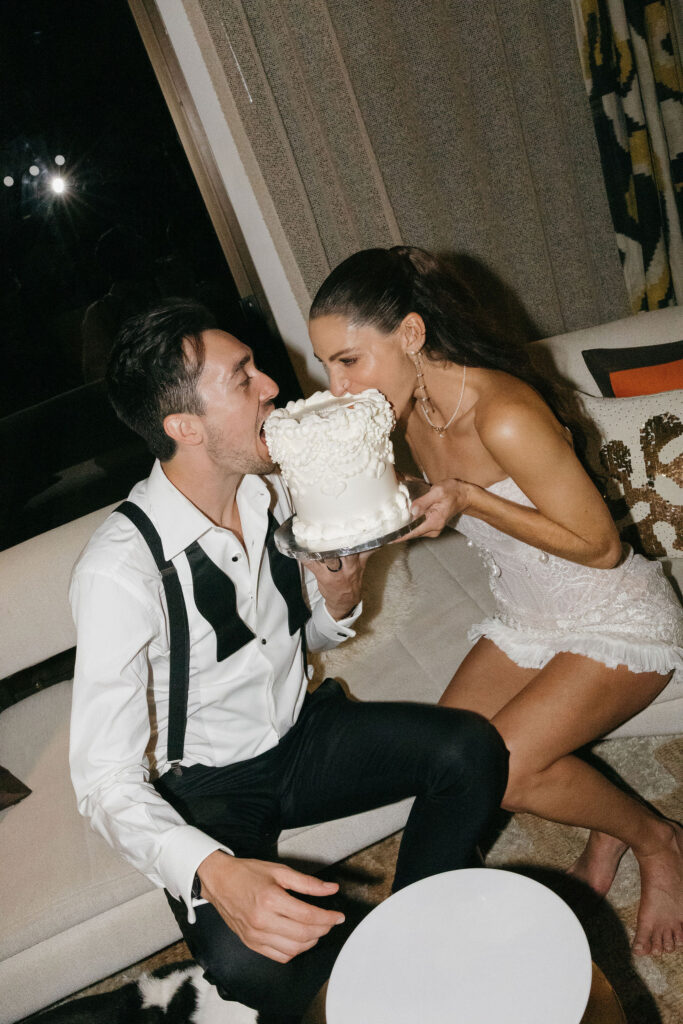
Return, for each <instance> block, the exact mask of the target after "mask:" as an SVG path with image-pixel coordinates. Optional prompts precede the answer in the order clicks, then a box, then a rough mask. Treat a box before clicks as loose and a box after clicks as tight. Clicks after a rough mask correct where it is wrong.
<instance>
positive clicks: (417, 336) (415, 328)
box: [398, 313, 427, 355]
mask: <svg viewBox="0 0 683 1024" xmlns="http://www.w3.org/2000/svg"><path fill="white" fill-rule="evenodd" d="M398 329H399V336H400V338H401V348H402V349H403V351H404V352H405V353H406V355H415V354H416V353H417V352H419V351H420V349H421V348H422V346H423V345H424V343H425V336H426V334H427V329H426V328H425V322H424V320H423V319H422V317H421V316H420V314H419V313H408V315H407V316H404V318H403V320H402V321H401V323H400V325H399V328H398Z"/></svg>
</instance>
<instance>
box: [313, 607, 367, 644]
mask: <svg viewBox="0 0 683 1024" xmlns="http://www.w3.org/2000/svg"><path fill="white" fill-rule="evenodd" d="M362 611H363V602H362V601H359V602H358V604H357V605H356V607H355V608H352V609H351V611H350V612H349V614H348V615H346V616H345V617H344V618H343V619H333V618H332V616H331V615H330V613H329V612H328V610H327V605H326V604H325V602H324V601H323V602H322V609H321V612H322V616H323V617H322V619H321V621H320V622H316V626H317V627H318V629H319V630H320V632H321V633H322V634H323V635H324V636H326V637H329V639H330V640H347V639H348V638H349V637H352V636H355V635H356V633H355V630H353V629H351V627H352V626H353V624H354V622H355V621H356V619H358V618H359V617H360V614H361V612H362Z"/></svg>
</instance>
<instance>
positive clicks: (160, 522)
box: [147, 460, 270, 561]
mask: <svg viewBox="0 0 683 1024" xmlns="http://www.w3.org/2000/svg"><path fill="white" fill-rule="evenodd" d="M237 494H238V496H239V504H240V508H244V507H245V506H247V507H249V508H251V509H252V510H253V511H254V512H255V513H256V514H258V515H261V516H267V509H268V506H269V504H270V492H269V490H268V487H267V485H266V483H265V481H263V480H262V479H261V477H259V476H255V475H253V474H249V475H247V476H244V477H243V478H242V482H241V483H240V485H239V487H238V488H237ZM147 500H148V502H149V512H150V514H151V517H152V519H153V520H154V522H155V524H156V527H157V530H158V531H159V536H160V537H161V543H162V545H163V549H164V556H165V557H166V558H167V559H168V560H169V561H170V560H171V559H172V558H175V556H176V555H178V554H180V552H181V551H184V550H185V548H186V547H188V546H189V545H190V544H192V542H193V541H195V540H199V538H200V537H202V536H203V535H204V534H205V533H208V532H209V530H212V529H218V528H217V527H216V526H215V524H214V523H212V522H211V520H210V519H209V518H208V517H207V516H205V515H204V513H203V512H201V511H200V510H199V509H198V508H197V507H196V505H193V504H192V502H191V501H190V499H189V498H186V497H185V495H184V494H182V493H181V492H180V491H179V490H178V488H177V487H175V486H174V484H172V483H171V481H170V480H169V479H168V477H167V476H166V474H165V473H164V471H163V469H162V467H161V463H160V462H159V461H158V460H157V461H156V462H155V463H154V465H153V466H152V472H151V473H150V475H149V477H148V479H147Z"/></svg>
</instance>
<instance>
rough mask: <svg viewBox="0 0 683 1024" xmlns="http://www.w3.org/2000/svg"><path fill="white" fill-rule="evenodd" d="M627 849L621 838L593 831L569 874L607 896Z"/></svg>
mask: <svg viewBox="0 0 683 1024" xmlns="http://www.w3.org/2000/svg"><path fill="white" fill-rule="evenodd" d="M627 850H628V846H627V845H626V843H622V841H621V839H615V838H614V836H608V835H606V834H605V833H604V832H591V834H590V835H589V837H588V842H587V843H586V845H585V847H584V848H583V852H582V854H581V856H580V857H579V858H578V860H576V861H575V862H574V863H573V864H572V866H571V867H570V868H568V870H567V874H568V875H571V877H572V878H578V880H579V881H580V882H584V883H585V884H586V885H588V886H590V888H591V889H592V890H593V892H595V893H597V895H598V896H606V895H607V893H608V892H609V890H610V886H611V885H612V882H613V881H614V876H615V875H616V873H617V868H618V867H619V861H620V860H621V858H622V857H623V856H624V854H625V853H626V851H627Z"/></svg>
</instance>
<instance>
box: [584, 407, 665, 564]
mask: <svg viewBox="0 0 683 1024" xmlns="http://www.w3.org/2000/svg"><path fill="white" fill-rule="evenodd" d="M572 404H573V405H574V406H575V407H576V412H577V419H578V427H579V430H578V431H576V430H575V435H576V439H577V450H579V451H581V452H582V453H583V455H584V457H585V460H586V462H587V464H588V466H589V467H590V469H591V470H592V472H593V473H594V475H595V477H596V479H597V482H598V485H599V486H600V488H601V490H602V493H603V494H604V496H605V499H606V501H607V504H608V505H609V508H610V511H611V513H612V515H613V517H614V520H615V522H616V524H617V526H618V528H619V532H620V533H621V535H622V537H623V538H624V540H627V541H629V543H631V544H633V546H634V547H635V548H636V550H640V551H642V552H643V553H644V554H646V555H650V556H654V557H662V556H669V557H680V556H681V555H682V554H683V391H667V392H662V393H661V394H655V395H642V396H638V397H634V398H594V397H592V396H590V395H584V394H579V393H578V392H575V393H574V395H573V403H572ZM581 434H583V437H581V436H580V435H581Z"/></svg>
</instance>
